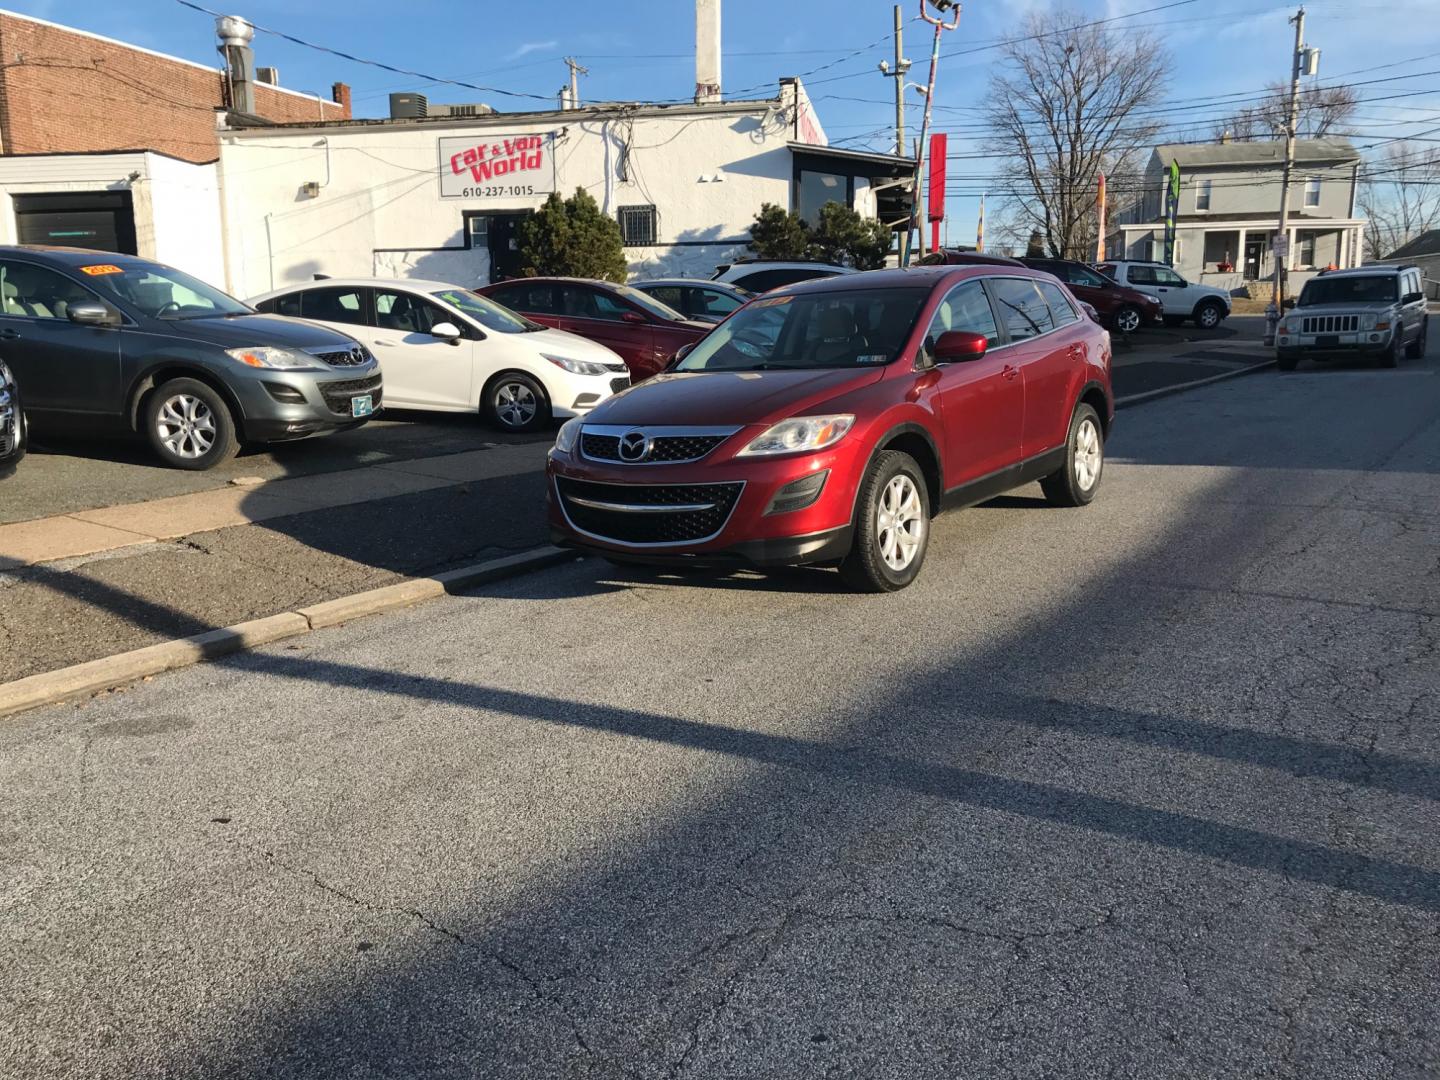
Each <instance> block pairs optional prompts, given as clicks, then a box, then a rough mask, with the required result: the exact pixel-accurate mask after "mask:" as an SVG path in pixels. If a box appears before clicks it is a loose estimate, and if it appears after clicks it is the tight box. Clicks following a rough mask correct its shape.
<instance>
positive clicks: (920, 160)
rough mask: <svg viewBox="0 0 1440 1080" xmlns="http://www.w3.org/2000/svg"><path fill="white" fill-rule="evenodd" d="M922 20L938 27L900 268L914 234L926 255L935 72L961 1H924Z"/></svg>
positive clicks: (924, 91) (922, 90)
mask: <svg viewBox="0 0 1440 1080" xmlns="http://www.w3.org/2000/svg"><path fill="white" fill-rule="evenodd" d="M927 4H930V5H933V6H934V8H935V10H936V11H937V12H939V15H931V14H930V10H929V8H928V7H927V6H926V5H927ZM947 11H953V12H954V17H953V18H952V19H951V20H950V21H949V22H945V21H944V19H943V18H942V16H943V15H944V14H945V12H947ZM920 17H921V18H922V19H924V20H925V21H926V22H928V23H929V24H930V25H931V26H933V27H935V40H934V43H933V44H932V45H931V47H930V79H929V81H928V82H927V83H926V84H925V85H924V86H923V87H920V86H917V87H916V88H915V89H917V90H919V91H920V93H922V94H924V95H925V115H924V118H923V119H922V120H921V121H920V141H919V142H918V143H916V145H915V186H914V195H913V205H912V206H911V210H910V229H909V231H908V232H907V233H906V235H905V245H904V246H903V247H902V248H901V255H900V265H901V266H908V265H910V234H911V233H919V236H918V238H917V239H918V242H919V248H920V254H921V255H922V256H923V255H924V254H925V230H924V229H922V228H920V185H921V178H922V177H923V175H924V169H925V140H926V139H928V138H929V137H930V108H931V106H933V105H934V104H935V71H936V69H937V68H939V66H940V35H941V34H942V33H943V32H944V31H946V30H954V29H955V28H956V27H957V26H959V25H960V3H959V0H920Z"/></svg>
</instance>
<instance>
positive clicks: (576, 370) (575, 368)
mask: <svg viewBox="0 0 1440 1080" xmlns="http://www.w3.org/2000/svg"><path fill="white" fill-rule="evenodd" d="M540 355H541V356H543V357H545V359H546V360H549V361H550V362H551V363H552V364H554V365H555V366H556V367H558V368H564V369H565V370H566V371H568V372H570V374H571V375H605V374H607V373H608V371H609V369H608V368H606V366H605V365H604V364H596V363H593V362H592V361H590V360H571V359H570V358H569V357H568V356H551V355H550V354H549V353H541V354H540Z"/></svg>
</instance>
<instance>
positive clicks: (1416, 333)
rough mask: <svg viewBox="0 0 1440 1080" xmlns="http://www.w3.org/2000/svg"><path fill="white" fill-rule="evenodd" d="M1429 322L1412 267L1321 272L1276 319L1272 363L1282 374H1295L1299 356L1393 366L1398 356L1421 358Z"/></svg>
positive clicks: (1422, 296)
mask: <svg viewBox="0 0 1440 1080" xmlns="http://www.w3.org/2000/svg"><path fill="white" fill-rule="evenodd" d="M1428 321H1429V320H1428V317H1427V316H1426V314H1425V294H1424V293H1423V292H1422V291H1421V288H1420V271H1419V269H1417V268H1416V267H1414V266H1362V267H1358V268H1357V269H1354V270H1327V271H1322V272H1321V273H1320V274H1318V275H1317V276H1315V277H1313V278H1311V279H1310V280H1309V281H1307V282H1306V283H1305V288H1304V289H1302V290H1301V291H1300V299H1299V302H1298V303H1296V304H1295V306H1294V307H1292V308H1291V309H1290V310H1289V311H1288V312H1287V313H1286V315H1285V317H1284V318H1283V319H1281V320H1280V325H1279V326H1278V327H1277V328H1276V332H1275V353H1276V359H1277V362H1278V363H1279V366H1280V370H1281V371H1294V370H1295V365H1296V364H1297V363H1299V362H1300V360H1301V359H1302V358H1303V357H1309V358H1311V359H1321V358H1327V357H1328V358H1335V357H1345V356H1362V357H1366V358H1368V359H1369V360H1371V362H1373V363H1374V364H1375V365H1376V366H1377V367H1395V366H1396V365H1397V364H1399V363H1400V354H1401V353H1402V352H1403V353H1404V354H1405V355H1406V356H1407V357H1409V358H1410V359H1411V360H1418V359H1419V358H1420V357H1422V356H1424V355H1425V341H1426V333H1427V324H1428Z"/></svg>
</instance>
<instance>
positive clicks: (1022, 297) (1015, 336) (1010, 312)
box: [990, 278, 1055, 341]
mask: <svg viewBox="0 0 1440 1080" xmlns="http://www.w3.org/2000/svg"><path fill="white" fill-rule="evenodd" d="M990 286H991V288H992V289H994V295H995V302H996V304H998V305H999V308H1000V316H1001V318H1003V319H1004V320H1005V328H1006V329H1007V330H1009V331H1010V340H1011V341H1024V340H1025V339H1026V338H1032V337H1039V336H1040V335H1041V334H1046V333H1049V332H1050V331H1051V330H1053V329H1055V324H1054V322H1053V321H1052V320H1051V318H1050V309H1049V307H1047V306H1046V304H1045V300H1044V298H1043V297H1042V296H1041V295H1040V293H1039V291H1038V290H1037V289H1036V288H1035V283H1034V282H1033V281H1031V280H1030V279H1028V278H991V279H990Z"/></svg>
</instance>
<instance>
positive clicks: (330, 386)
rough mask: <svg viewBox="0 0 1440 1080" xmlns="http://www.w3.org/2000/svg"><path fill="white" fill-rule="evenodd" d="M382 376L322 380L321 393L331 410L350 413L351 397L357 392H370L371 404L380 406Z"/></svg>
mask: <svg viewBox="0 0 1440 1080" xmlns="http://www.w3.org/2000/svg"><path fill="white" fill-rule="evenodd" d="M380 392H381V378H380V376H379V375H371V376H370V377H369V378H368V379H346V380H344V381H343V382H322V383H321V384H320V394H321V396H322V397H324V398H325V404H326V405H327V406H329V408H330V411H331V412H337V413H343V414H344V415H346V416H349V415H350V399H351V398H352V397H355V396H356V395H357V394H369V395H370V400H371V404H372V405H374V406H375V408H376V409H377V410H378V409H379V408H380Z"/></svg>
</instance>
